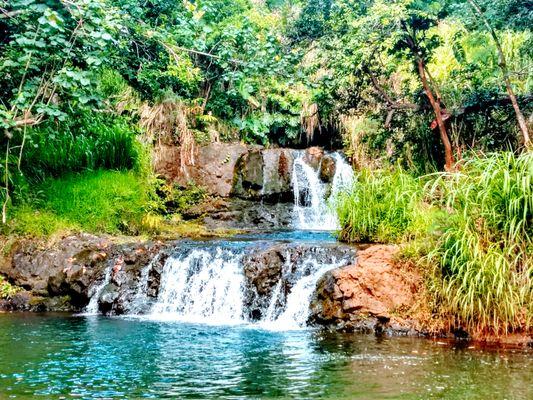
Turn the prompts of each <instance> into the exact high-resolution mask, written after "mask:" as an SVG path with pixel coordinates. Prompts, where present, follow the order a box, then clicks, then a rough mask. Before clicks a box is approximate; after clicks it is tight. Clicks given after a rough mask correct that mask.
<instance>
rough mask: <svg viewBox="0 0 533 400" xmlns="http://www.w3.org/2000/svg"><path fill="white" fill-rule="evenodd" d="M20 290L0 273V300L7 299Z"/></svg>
mask: <svg viewBox="0 0 533 400" xmlns="http://www.w3.org/2000/svg"><path fill="white" fill-rule="evenodd" d="M20 290H21V289H20V288H19V287H17V286H13V285H11V284H10V283H9V282H8V281H6V280H5V278H4V277H3V276H2V275H0V300H4V299H5V300H9V299H11V298H12V297H13V296H14V295H15V294H17V293H18V292H19V291H20Z"/></svg>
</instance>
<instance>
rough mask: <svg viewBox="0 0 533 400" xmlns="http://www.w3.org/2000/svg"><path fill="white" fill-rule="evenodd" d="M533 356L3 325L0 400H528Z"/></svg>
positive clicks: (117, 324) (418, 344) (149, 326)
mask: <svg viewBox="0 0 533 400" xmlns="http://www.w3.org/2000/svg"><path fill="white" fill-rule="evenodd" d="M531 355H532V353H531V352H528V351H519V350H514V351H512V350H498V351H494V350H492V351H491V350H486V349H485V350H481V349H471V348H468V347H466V346H465V347H463V348H459V347H458V346H457V345H454V344H453V343H442V342H440V343H439V342H435V341H430V340H425V339H410V338H377V337H375V336H371V335H353V334H351V335H342V334H333V333H323V332H322V333H320V332H317V331H313V330H301V331H291V332H273V331H266V330H261V329H258V328H254V327H252V326H233V327H230V326H227V327H221V326H207V325H192V324H184V323H174V322H156V321H143V320H128V319H120V318H103V317H76V316H65V315H29V314H0V398H2V399H3V398H29V397H32V396H41V398H61V397H64V398H139V397H151V398H231V399H239V398H273V397H278V398H298V399H301V398H334V399H427V398H435V399H531V398H533V389H532V388H531V386H532V383H533V382H532V379H533V378H532V377H533V360H532V357H531Z"/></svg>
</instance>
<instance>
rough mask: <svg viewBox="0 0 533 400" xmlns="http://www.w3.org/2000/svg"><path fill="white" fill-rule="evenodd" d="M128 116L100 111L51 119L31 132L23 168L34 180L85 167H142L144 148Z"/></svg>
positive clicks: (121, 168) (81, 169)
mask: <svg viewBox="0 0 533 400" xmlns="http://www.w3.org/2000/svg"><path fill="white" fill-rule="evenodd" d="M135 133H136V128H135V127H134V125H132V124H130V123H129V122H128V121H127V120H126V119H124V118H121V117H111V116H106V115H99V114H96V113H90V114H89V113H86V114H80V115H78V116H77V118H73V119H71V120H69V121H68V122H63V123H61V124H58V125H57V124H55V123H53V122H48V123H46V124H44V125H43V126H38V127H36V128H33V129H32V130H30V132H29V133H28V142H27V144H26V146H25V151H24V153H23V158H22V170H23V172H24V173H25V175H26V176H27V177H28V178H30V179H31V180H32V181H35V180H36V179H40V180H44V179H46V178H47V177H60V176H62V175H64V174H69V173H72V172H79V171H85V170H97V169H113V170H129V169H134V168H135V167H138V164H139V160H140V159H141V158H142V157H141V156H142V154H141V153H142V151H143V150H142V148H141V145H140V143H138V142H137V140H136V138H135Z"/></svg>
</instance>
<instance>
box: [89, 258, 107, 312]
mask: <svg viewBox="0 0 533 400" xmlns="http://www.w3.org/2000/svg"><path fill="white" fill-rule="evenodd" d="M112 272H113V264H109V265H108V266H107V267H106V269H105V273H104V279H102V281H101V282H100V283H97V284H96V285H94V286H93V287H92V289H91V290H90V291H89V297H90V300H89V304H87V307H85V311H84V312H83V314H85V315H96V314H98V300H99V299H100V295H101V294H102V292H103V290H104V288H105V287H106V285H107V284H109V282H111V274H112Z"/></svg>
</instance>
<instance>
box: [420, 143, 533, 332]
mask: <svg viewBox="0 0 533 400" xmlns="http://www.w3.org/2000/svg"><path fill="white" fill-rule="evenodd" d="M428 190H429V191H430V192H431V193H432V194H434V195H435V198H436V201H439V202H440V203H441V204H442V205H443V206H444V207H446V208H448V209H450V210H453V211H452V212H451V215H450V218H449V219H448V221H447V223H446V224H445V226H443V234H442V236H441V237H440V238H439V239H438V240H437V241H436V243H435V247H434V248H433V249H432V250H431V251H430V252H429V255H428V261H429V264H430V265H438V268H437V269H436V270H435V275H436V279H435V280H434V281H433V285H432V286H433V287H432V289H433V290H434V292H435V293H436V295H437V296H439V297H440V298H441V303H442V304H443V305H444V306H445V309H444V311H445V312H447V313H448V314H450V315H453V316H454V317H455V318H457V320H458V321H459V322H460V323H463V324H465V325H466V326H469V327H470V328H471V329H473V330H475V331H492V332H495V333H506V332H512V331H516V330H519V329H522V328H524V327H525V329H526V330H527V329H529V327H530V326H531V322H532V321H531V319H532V318H533V308H532V307H533V153H526V154H522V155H520V156H515V155H514V154H512V153H499V154H491V155H488V156H486V157H482V158H480V157H476V158H473V159H471V160H469V161H467V162H466V164H465V165H464V166H463V168H462V171H461V172H459V173H455V174H439V175H438V176H437V177H436V178H435V179H434V181H433V182H432V183H431V185H429V186H428Z"/></svg>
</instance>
